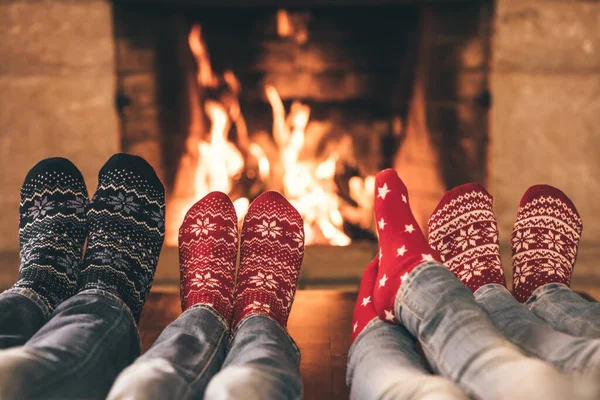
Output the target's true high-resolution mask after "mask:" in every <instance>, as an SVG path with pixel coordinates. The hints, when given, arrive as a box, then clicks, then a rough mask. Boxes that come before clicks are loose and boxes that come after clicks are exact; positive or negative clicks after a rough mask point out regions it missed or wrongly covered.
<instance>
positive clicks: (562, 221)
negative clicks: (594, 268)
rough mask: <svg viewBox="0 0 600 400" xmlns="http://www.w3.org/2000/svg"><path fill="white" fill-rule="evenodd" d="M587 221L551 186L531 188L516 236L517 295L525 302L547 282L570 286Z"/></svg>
mask: <svg viewBox="0 0 600 400" xmlns="http://www.w3.org/2000/svg"><path fill="white" fill-rule="evenodd" d="M582 230H583V222H582V221H581V217H580V216H579V213H578V212H577V209H576V208H575V205H574V204H573V202H571V200H570V199H569V198H568V197H567V195H566V194H564V193H563V192H561V191H560V190H558V189H556V188H554V187H552V186H548V185H536V186H532V187H530V188H529V189H528V190H527V191H526V192H525V194H524V195H523V198H522V199H521V203H520V206H519V211H518V213H517V220H516V222H515V226H514V228H513V233H512V253H513V295H514V296H515V298H516V299H517V300H518V301H520V302H521V303H524V302H526V301H527V299H529V296H531V294H532V293H533V291H534V290H535V289H537V288H538V287H540V286H542V285H545V284H547V283H554V282H556V283H564V284H565V285H567V286H569V283H570V281H571V274H572V272H573V266H574V265H575V259H576V258H577V247H578V245H579V238H580V237H581V231H582Z"/></svg>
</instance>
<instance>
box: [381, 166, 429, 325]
mask: <svg viewBox="0 0 600 400" xmlns="http://www.w3.org/2000/svg"><path fill="white" fill-rule="evenodd" d="M374 204H375V207H374V208H375V219H376V221H377V233H378V235H379V271H378V273H377V281H378V284H377V285H376V287H375V289H374V293H373V302H374V303H375V309H376V310H377V314H378V315H379V317H380V318H382V319H384V320H386V321H388V322H392V321H391V316H393V313H394V299H395V298H396V293H397V292H398V289H399V288H400V285H401V284H402V281H403V280H404V279H406V277H407V276H408V274H409V273H410V272H411V271H412V270H413V269H414V268H415V267H416V266H418V265H419V264H421V263H423V262H426V261H439V260H440V257H439V255H438V254H437V253H436V252H435V251H434V250H433V249H432V248H431V247H429V244H428V243H427V240H426V239H425V236H423V233H422V232H421V228H419V225H418V224H417V221H416V220H415V217H414V216H413V214H412V211H411V210H410V205H409V204H408V191H407V189H406V186H405V185H404V183H403V182H402V180H401V179H400V178H399V177H398V174H396V171H394V170H393V169H386V170H384V171H381V172H380V173H378V174H377V177H376V178H375V202H374Z"/></svg>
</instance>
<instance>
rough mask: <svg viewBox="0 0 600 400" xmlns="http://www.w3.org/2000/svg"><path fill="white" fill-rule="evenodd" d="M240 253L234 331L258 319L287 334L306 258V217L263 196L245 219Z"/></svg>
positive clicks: (278, 198) (283, 201)
mask: <svg viewBox="0 0 600 400" xmlns="http://www.w3.org/2000/svg"><path fill="white" fill-rule="evenodd" d="M240 252H241V253H240V268H239V272H238V278H237V284H236V291H235V292H236V298H235V302H234V307H233V308H234V311H233V324H232V326H233V328H234V329H235V327H236V326H237V325H238V324H239V323H240V322H241V321H242V320H243V319H244V318H246V317H247V316H249V315H254V314H263V315H267V316H269V317H271V318H273V319H274V320H275V321H277V322H278V323H279V324H280V325H281V326H282V327H284V328H285V327H286V325H287V320H288V317H289V314H290V310H291V308H292V303H293V302H294V295H295V293H296V286H297V284H298V276H299V274H300V265H301V264H302V258H303V257H304V222H303V221H302V217H301V216H300V214H298V211H296V209H295V208H294V207H293V206H292V205H291V204H290V203H288V201H287V200H286V199H285V198H284V197H283V196H282V195H280V194H279V193H277V192H266V193H263V194H262V195H260V196H258V197H257V198H256V200H254V202H252V204H251V205H250V208H249V209H248V213H247V214H246V217H245V218H244V224H243V226H242V244H241V249H240Z"/></svg>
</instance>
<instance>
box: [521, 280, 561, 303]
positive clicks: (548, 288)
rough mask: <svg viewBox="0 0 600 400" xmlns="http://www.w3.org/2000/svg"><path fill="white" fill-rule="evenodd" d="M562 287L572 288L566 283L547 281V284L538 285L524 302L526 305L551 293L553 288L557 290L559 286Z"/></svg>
mask: <svg viewBox="0 0 600 400" xmlns="http://www.w3.org/2000/svg"><path fill="white" fill-rule="evenodd" d="M560 287H563V288H566V289H569V290H571V288H570V287H569V286H567V285H565V284H564V283H560V282H550V283H546V284H545V285H542V286H540V287H538V288H537V289H535V290H534V291H533V292H532V293H531V295H530V296H529V298H528V299H527V301H526V302H525V303H524V304H525V305H529V304H532V303H534V302H535V301H536V300H537V299H539V298H540V297H542V296H545V295H547V294H548V293H550V292H552V291H553V290H556V289H557V288H560Z"/></svg>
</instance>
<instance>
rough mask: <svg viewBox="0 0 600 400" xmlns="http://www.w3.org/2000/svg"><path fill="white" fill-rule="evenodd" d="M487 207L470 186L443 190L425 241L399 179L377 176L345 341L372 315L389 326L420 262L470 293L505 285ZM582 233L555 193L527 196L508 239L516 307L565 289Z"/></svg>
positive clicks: (571, 209)
mask: <svg viewBox="0 0 600 400" xmlns="http://www.w3.org/2000/svg"><path fill="white" fill-rule="evenodd" d="M492 203H493V199H492V196H491V195H490V194H489V193H488V192H487V191H486V190H485V189H484V188H483V187H481V186H480V185H478V184H475V183H469V184H466V185H462V186H459V187H457V188H455V189H453V190H451V191H449V192H448V193H446V195H445V196H444V197H443V198H442V200H441V201H440V203H439V205H438V206H437V208H436V209H435V211H434V212H433V214H432V216H431V218H430V219H429V224H428V225H429V241H427V240H426V239H425V236H424V235H423V233H422V232H421V230H420V229H419V227H418V225H417V223H416V221H415V219H414V217H413V215H412V212H411V210H410V206H409V203H408V191H407V189H406V186H405V185H404V183H403V182H402V180H401V179H400V178H399V177H398V175H397V174H396V172H395V171H393V170H385V171H382V172H380V173H379V174H378V175H377V177H376V195H375V203H374V204H375V217H376V219H377V227H378V234H379V247H380V251H379V257H378V258H376V259H374V260H373V261H372V262H371V263H370V264H369V265H368V266H367V268H366V269H365V272H364V274H363V278H362V281H361V286H360V290H359V295H358V300H357V303H356V306H355V309H354V325H353V336H352V340H354V339H355V338H356V337H357V336H358V334H359V333H360V332H361V331H362V329H364V327H365V326H366V325H367V324H368V323H369V322H370V321H371V320H373V318H375V317H376V316H379V317H380V318H382V319H384V320H386V321H388V322H391V323H395V322H396V320H395V316H394V299H395V297H396V293H397V292H398V289H399V288H400V286H401V284H402V282H403V281H404V280H405V279H406V278H407V277H408V274H409V273H410V272H411V271H412V270H413V269H414V268H415V267H416V266H418V265H419V264H421V263H423V262H427V261H439V262H443V263H444V264H445V265H446V266H447V267H448V268H449V269H450V270H451V271H452V272H453V273H454V275H455V276H456V277H457V278H458V279H459V280H461V281H462V282H463V283H464V284H465V285H466V286H467V287H469V289H471V290H472V291H473V292H475V291H476V290H477V289H479V288H480V287H481V286H483V285H487V284H491V283H496V284H500V285H503V286H506V280H505V277H504V272H503V269H502V263H501V261H500V252H499V246H498V228H497V223H496V218H495V216H494V213H493V208H492ZM582 228H583V225H582V222H581V218H580V216H579V214H578V213H577V210H576V209H575V206H574V205H573V203H572V202H571V201H570V200H569V198H568V197H567V196H566V195H565V194H564V193H562V192H561V191H560V190H558V189H556V188H553V187H551V186H546V185H538V186H533V187H531V188H529V190H527V192H526V193H525V194H524V196H523V198H522V199H521V203H520V206H519V211H518V213H517V220H516V222H515V226H514V230H513V233H512V252H513V294H514V296H515V298H516V299H517V300H519V301H520V302H525V301H527V299H528V298H529V297H530V296H531V294H532V293H533V291H534V290H535V289H537V288H538V287H540V286H542V285H545V284H547V283H553V282H558V283H563V284H566V285H569V282H570V278H571V273H572V270H573V266H574V264H575V258H576V255H577V246H578V244H579V238H580V235H581V231H582Z"/></svg>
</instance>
